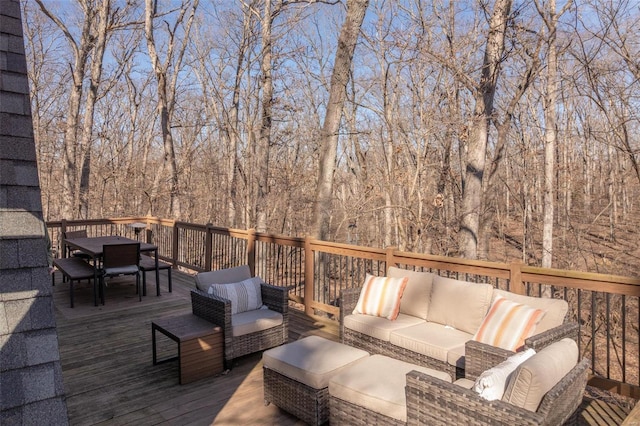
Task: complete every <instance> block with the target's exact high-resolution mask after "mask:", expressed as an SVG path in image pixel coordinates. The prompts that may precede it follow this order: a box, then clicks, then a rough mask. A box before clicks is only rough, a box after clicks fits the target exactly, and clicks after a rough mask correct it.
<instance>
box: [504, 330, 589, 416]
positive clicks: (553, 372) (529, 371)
mask: <svg viewBox="0 0 640 426" xmlns="http://www.w3.org/2000/svg"><path fill="white" fill-rule="evenodd" d="M577 363H578V345H577V344H576V342H575V341H574V340H573V339H568V338H565V339H562V340H560V341H558V342H555V343H552V344H551V345H549V346H547V347H546V348H543V349H541V350H540V351H539V352H538V353H537V354H535V355H534V356H532V357H531V358H529V359H527V360H526V361H525V362H523V363H522V364H520V366H519V367H518V368H516V370H515V371H514V372H513V373H512V374H511V376H510V377H509V381H508V385H507V390H506V391H505V392H504V395H503V397H502V400H503V401H505V402H508V403H510V404H513V405H515V406H518V407H521V408H525V409H527V410H530V411H536V410H537V409H538V406H539V405H540V402H541V401H542V398H543V397H544V395H545V394H546V393H547V392H549V391H550V390H551V388H552V387H554V386H555V385H556V383H558V382H559V381H560V380H561V379H562V378H563V377H564V376H566V375H567V373H569V371H571V369H572V368H573V367H575V366H576V364H577Z"/></svg>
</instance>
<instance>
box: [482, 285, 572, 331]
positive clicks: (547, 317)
mask: <svg viewBox="0 0 640 426" xmlns="http://www.w3.org/2000/svg"><path fill="white" fill-rule="evenodd" d="M496 296H502V297H504V298H505V299H509V300H511V301H512V302H516V303H522V304H523V305H527V306H531V307H532V308H536V309H541V310H542V311H544V312H545V314H544V316H543V317H542V319H541V320H540V322H539V323H538V325H537V326H536V331H535V334H539V333H542V332H543V331H547V330H550V329H552V328H554V327H557V326H559V325H561V324H562V323H563V322H564V318H565V316H566V315H567V311H568V310H569V304H568V303H567V302H566V301H565V300H562V299H549V298H543V297H531V296H523V295H521V294H515V293H511V292H509V291H505V290H494V291H493V297H494V298H495V297H496Z"/></svg>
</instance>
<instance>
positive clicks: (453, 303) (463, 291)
mask: <svg viewBox="0 0 640 426" xmlns="http://www.w3.org/2000/svg"><path fill="white" fill-rule="evenodd" d="M492 294H493V287H492V286H491V284H476V283H472V282H467V281H460V280H454V279H451V278H445V277H441V276H439V275H436V276H435V277H434V278H433V287H432V289H431V301H430V303H429V313H428V314H427V321H431V322H436V323H438V324H442V325H448V326H450V327H453V328H456V329H458V330H461V331H465V332H467V333H471V334H474V333H475V332H476V331H477V330H478V328H479V327H480V324H482V320H483V319H484V317H485V315H486V314H487V311H488V310H489V306H490V304H491V296H492Z"/></svg>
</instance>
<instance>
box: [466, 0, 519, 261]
mask: <svg viewBox="0 0 640 426" xmlns="http://www.w3.org/2000/svg"><path fill="white" fill-rule="evenodd" d="M510 11H511V0H497V1H496V4H495V8H494V10H493V14H492V15H491V19H490V22H489V35H488V37H487V46H486V50H485V55H484V63H483V66H482V76H481V79H480V85H479V88H478V90H477V91H476V95H475V108H474V112H473V121H472V123H471V135H470V138H469V144H468V148H467V159H466V170H465V181H464V188H463V193H462V212H461V214H462V217H461V221H460V250H461V253H462V256H463V257H465V258H468V259H476V258H477V257H478V241H479V235H478V232H479V230H480V216H481V214H482V204H483V179H484V171H485V170H484V169H485V161H486V159H485V157H486V152H487V140H488V137H489V123H490V122H491V115H492V114H493V99H494V97H495V92H496V84H497V82H498V76H499V74H500V62H501V60H502V54H503V52H504V38H505V32H506V28H507V18H508V16H509V13H510Z"/></svg>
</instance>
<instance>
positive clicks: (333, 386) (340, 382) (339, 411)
mask: <svg viewBox="0 0 640 426" xmlns="http://www.w3.org/2000/svg"><path fill="white" fill-rule="evenodd" d="M411 370H417V371H420V372H423V373H425V374H429V375H431V376H435V377H438V378H440V379H442V380H445V381H447V382H449V383H451V376H449V374H447V373H444V372H441V371H437V370H433V369H431V368H426V367H420V366H417V365H413V364H409V363H407V362H404V361H399V360H397V359H393V358H389V357H386V356H384V355H373V356H371V357H369V358H367V359H364V360H362V361H361V362H359V363H357V364H354V365H353V366H350V367H349V368H348V369H345V370H343V371H342V372H341V373H339V374H336V375H335V376H333V378H332V379H331V380H330V381H329V395H330V406H331V410H330V411H331V423H332V424H351V425H353V424H363V425H364V424H376V425H405V424H406V423H407V404H406V398H405V386H406V383H407V377H406V376H407V373H408V372H409V371H411Z"/></svg>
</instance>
